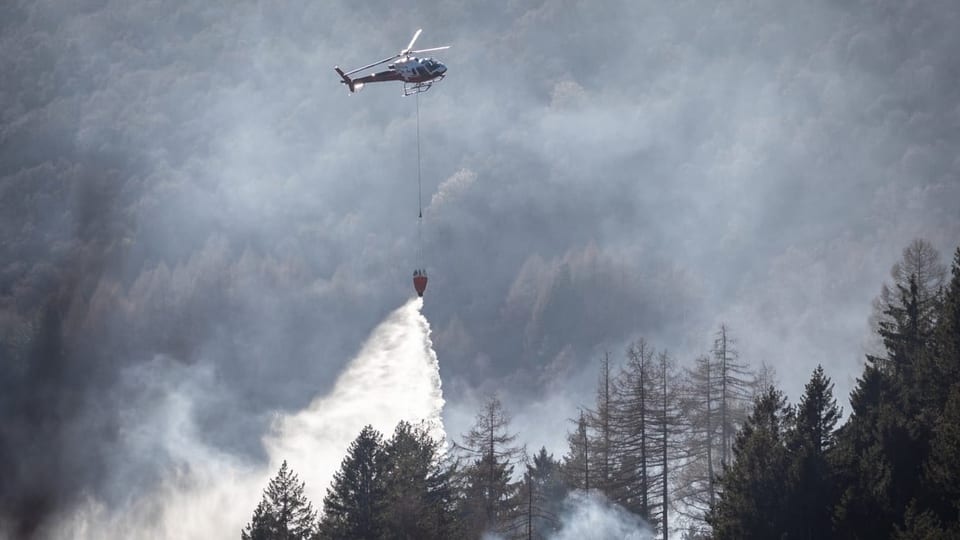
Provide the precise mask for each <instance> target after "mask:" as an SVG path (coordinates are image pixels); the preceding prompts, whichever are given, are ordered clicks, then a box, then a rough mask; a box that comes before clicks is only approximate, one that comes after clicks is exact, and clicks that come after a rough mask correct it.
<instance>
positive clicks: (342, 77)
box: [333, 66, 363, 94]
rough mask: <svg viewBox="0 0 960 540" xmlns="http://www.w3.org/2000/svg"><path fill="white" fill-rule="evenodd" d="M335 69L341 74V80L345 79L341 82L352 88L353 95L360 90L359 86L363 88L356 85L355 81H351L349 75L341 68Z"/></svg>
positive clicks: (336, 67) (335, 67)
mask: <svg viewBox="0 0 960 540" xmlns="http://www.w3.org/2000/svg"><path fill="white" fill-rule="evenodd" d="M333 69H335V70H336V71H337V73H338V74H340V78H341V79H343V80H342V81H341V82H342V83H343V84H345V85H347V87H348V88H350V93H351V94H352V93H354V92H356V91H357V90H359V88H357V86H360V87H363V85H362V84H360V85H357V84H354V82H353V79H351V78H350V77H347V75H346V74H345V73H344V72H343V70H342V69H340V66H334V67H333Z"/></svg>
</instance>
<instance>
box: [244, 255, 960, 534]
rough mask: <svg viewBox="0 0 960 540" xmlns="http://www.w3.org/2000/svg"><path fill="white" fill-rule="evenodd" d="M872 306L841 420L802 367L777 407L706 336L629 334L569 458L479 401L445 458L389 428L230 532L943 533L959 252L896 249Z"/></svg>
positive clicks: (959, 380) (272, 489)
mask: <svg viewBox="0 0 960 540" xmlns="http://www.w3.org/2000/svg"><path fill="white" fill-rule="evenodd" d="M891 278H892V282H891V283H887V284H884V285H883V286H882V288H881V292H880V294H879V296H878V297H877V299H876V301H875V303H874V306H873V315H872V317H871V322H872V324H873V326H874V329H875V331H876V333H877V335H878V336H879V338H881V339H882V343H883V349H884V350H883V352H882V353H878V354H870V355H868V356H867V357H866V362H865V365H864V369H863V373H862V374H861V376H860V377H859V379H858V380H857V384H856V387H855V389H854V390H853V391H852V393H851V395H850V409H849V414H848V416H846V418H845V419H844V416H843V411H842V409H841V407H840V406H839V405H838V403H837V398H836V396H834V395H833V383H832V382H831V379H830V377H829V375H828V374H827V373H826V372H825V371H824V370H823V369H822V367H819V366H818V367H817V368H816V369H815V370H814V371H813V373H812V374H811V376H810V379H809V382H807V384H806V386H805V389H804V392H803V394H802V396H800V398H799V401H798V402H797V403H796V404H789V403H787V401H786V398H785V397H784V394H783V393H782V392H781V391H780V390H778V389H777V382H776V375H775V373H774V372H773V370H772V369H771V368H770V367H768V366H767V364H765V363H762V362H761V363H760V365H759V366H751V365H750V364H749V363H748V362H746V361H745V360H744V359H741V358H740V357H739V355H738V353H737V349H736V338H735V336H734V335H733V332H732V330H731V329H730V328H727V327H726V326H725V325H720V326H719V328H718V329H717V331H716V334H715V336H714V342H713V347H712V349H711V350H710V351H709V353H707V354H704V355H702V356H700V357H699V358H696V359H695V360H694V361H693V362H692V363H691V365H689V366H687V367H681V366H680V365H678V363H677V361H676V359H674V358H673V357H671V355H670V354H669V353H668V352H667V351H666V350H663V349H661V350H658V349H655V348H654V346H653V345H652V344H650V343H648V342H647V341H645V340H643V339H641V340H638V341H636V342H634V343H632V344H631V345H630V346H629V347H628V348H627V350H626V354H625V355H624V357H623V359H622V362H616V363H615V362H614V361H613V360H611V358H610V356H609V355H606V356H605V357H604V358H603V359H602V360H601V363H600V370H599V376H598V384H597V391H596V401H595V404H594V406H593V407H592V408H589V409H585V410H581V411H571V415H572V416H573V420H572V422H571V427H570V431H569V433H568V435H567V440H568V443H569V445H568V448H567V449H566V453H565V454H564V455H562V456H560V457H555V456H554V455H552V454H550V453H549V452H548V451H547V449H546V448H541V449H540V450H539V451H538V452H535V453H533V454H532V455H529V454H528V453H527V451H526V448H525V447H524V446H523V445H522V444H520V443H519V442H518V441H519V439H518V437H519V435H518V434H517V433H514V432H513V431H512V430H511V428H510V417H509V414H508V413H507V412H506V411H505V410H504V408H503V406H502V405H501V403H500V401H499V400H498V399H497V398H496V397H495V396H491V397H490V398H489V399H488V401H487V402H486V403H485V405H484V406H483V408H482V409H481V410H480V411H479V413H478V414H477V416H476V421H475V424H474V426H473V427H472V429H470V430H469V431H468V432H467V433H465V434H463V435H462V437H460V439H459V440H458V441H455V442H453V444H452V445H451V447H450V448H445V447H444V446H443V444H444V442H443V441H436V440H433V439H431V437H430V435H429V434H428V431H427V429H426V428H425V427H423V426H417V425H412V424H409V423H406V422H401V423H400V424H399V425H398V426H397V427H396V430H395V431H394V433H393V434H392V435H390V436H389V437H388V438H385V437H384V435H383V434H381V433H378V432H377V431H376V430H374V429H372V428H371V427H367V428H365V429H363V431H361V432H360V434H359V435H358V436H357V438H356V439H355V440H354V441H353V442H352V444H351V445H350V447H349V449H348V451H347V455H346V457H345V458H344V459H343V462H342V464H341V467H340V470H339V471H338V472H337V473H336V474H335V476H334V479H333V481H332V484H331V486H330V487H329V488H328V489H327V495H326V497H324V500H323V502H322V508H320V509H315V508H314V507H313V504H312V503H311V502H310V501H308V500H307V498H306V497H305V495H304V484H303V482H301V481H299V479H298V477H297V476H296V474H295V473H294V472H293V471H291V470H290V469H289V468H288V466H287V464H286V462H284V464H283V466H282V467H281V468H280V470H279V472H278V473H277V475H276V477H274V478H273V479H272V480H271V481H270V483H269V485H268V486H267V488H266V489H265V491H264V494H263V499H262V501H261V502H260V504H259V505H258V506H257V507H256V509H255V510H254V512H253V516H252V518H251V521H250V522H249V524H248V525H247V526H246V528H245V529H244V530H243V531H242V538H244V539H253V540H262V539H275V538H276V539H281V538H282V539H290V538H297V539H300V538H411V539H413V538H418V539H420V538H423V539H428V538H479V537H481V536H483V535H494V536H495V537H503V538H549V537H551V536H553V535H555V534H556V533H558V531H559V530H560V528H561V527H562V526H563V521H564V519H563V516H564V515H567V514H569V513H570V512H571V508H570V506H571V505H574V504H577V501H582V500H583V499H582V498H579V499H578V498H577V497H575V496H572V495H573V494H578V493H579V494H583V493H587V494H595V496H596V498H597V500H602V501H604V504H607V505H610V506H616V507H617V508H620V509H622V510H624V511H625V512H628V513H630V514H632V515H634V516H637V517H638V518H642V519H643V520H644V521H645V522H646V523H648V524H649V527H650V533H651V535H655V537H657V538H663V539H664V540H666V539H668V538H669V537H671V536H676V537H679V538H686V539H690V540H694V539H706V538H716V539H746V538H762V539H769V538H785V539H794V538H803V539H810V538H830V537H833V538H852V539H853V538H863V539H867V538H870V539H875V538H898V539H914V538H916V539H920V538H944V539H946V538H958V537H960V520H958V512H960V248H958V249H957V251H956V253H955V255H954V258H953V261H952V267H951V268H950V271H949V272H948V270H947V267H946V266H945V265H944V263H943V262H942V261H941V260H940V255H939V254H938V253H937V251H936V250H935V249H934V248H933V247H932V245H931V244H930V243H928V242H926V241H924V240H916V241H914V242H913V243H911V244H910V245H909V246H907V247H906V248H905V249H904V251H903V257H902V259H901V260H900V261H898V262H897V263H896V264H894V266H893V268H892V270H891Z"/></svg>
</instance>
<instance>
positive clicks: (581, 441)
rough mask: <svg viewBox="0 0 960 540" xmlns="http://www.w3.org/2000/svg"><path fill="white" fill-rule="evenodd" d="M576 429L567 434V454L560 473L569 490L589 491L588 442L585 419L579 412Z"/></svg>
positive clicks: (581, 412)
mask: <svg viewBox="0 0 960 540" xmlns="http://www.w3.org/2000/svg"><path fill="white" fill-rule="evenodd" d="M571 421H573V422H575V424H576V426H577V427H576V429H575V430H574V431H573V432H571V433H568V434H567V453H566V454H565V455H564V456H563V462H562V464H561V465H560V472H561V474H562V475H563V479H564V482H565V483H566V484H567V485H568V486H570V488H571V489H582V490H584V491H590V488H591V486H590V453H589V450H590V440H589V437H588V436H587V419H586V416H585V415H584V413H583V410H581V411H580V416H579V417H578V418H577V419H576V420H575V421H574V420H571Z"/></svg>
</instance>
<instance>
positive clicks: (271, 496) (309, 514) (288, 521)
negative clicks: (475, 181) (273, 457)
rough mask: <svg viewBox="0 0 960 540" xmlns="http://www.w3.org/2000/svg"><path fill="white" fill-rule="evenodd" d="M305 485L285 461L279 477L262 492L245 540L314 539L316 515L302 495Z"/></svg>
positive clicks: (244, 537) (246, 530)
mask: <svg viewBox="0 0 960 540" xmlns="http://www.w3.org/2000/svg"><path fill="white" fill-rule="evenodd" d="M303 489H304V482H301V481H300V479H299V478H298V477H297V475H296V474H294V473H293V471H291V470H290V469H289V468H287V462H286V460H284V462H283V464H282V465H280V470H279V471H278V472H277V476H275V477H274V478H273V479H271V480H270V483H269V484H268V485H267V488H266V489H265V490H264V491H263V499H262V500H261V501H260V504H258V505H257V508H256V509H255V510H254V511H253V518H252V519H251V521H250V523H249V524H247V527H246V529H244V530H243V531H242V532H241V534H240V536H241V538H243V540H303V539H308V538H312V537H313V535H314V532H315V523H316V518H317V513H316V512H315V511H314V510H313V506H312V505H311V504H310V501H308V500H307V497H306V496H305V495H304V494H303Z"/></svg>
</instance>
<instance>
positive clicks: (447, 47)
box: [407, 45, 450, 54]
mask: <svg viewBox="0 0 960 540" xmlns="http://www.w3.org/2000/svg"><path fill="white" fill-rule="evenodd" d="M449 48H450V46H449V45H444V46H443V47H434V48H432V49H420V50H418V51H409V52H408V53H407V54H420V53H425V52H433V51H442V50H444V49H449Z"/></svg>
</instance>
